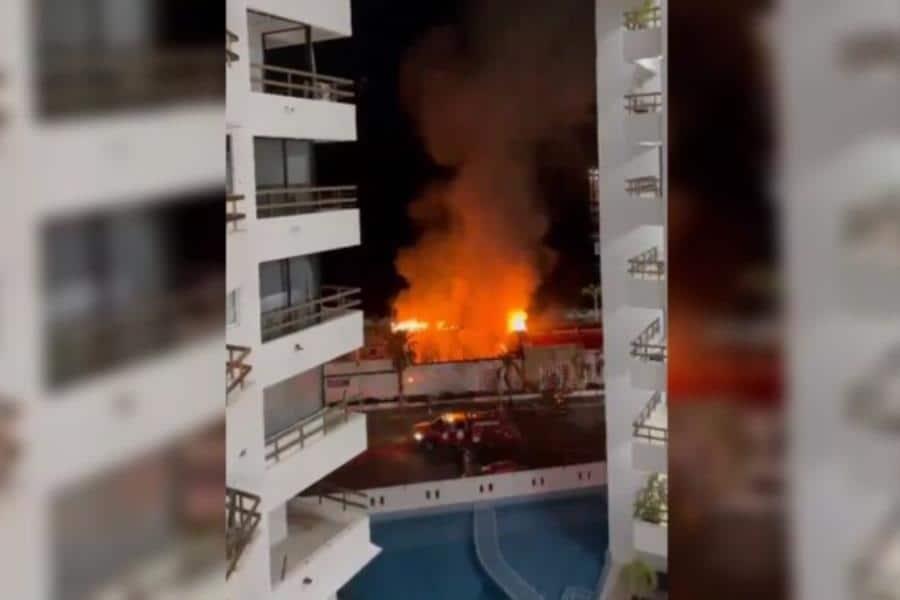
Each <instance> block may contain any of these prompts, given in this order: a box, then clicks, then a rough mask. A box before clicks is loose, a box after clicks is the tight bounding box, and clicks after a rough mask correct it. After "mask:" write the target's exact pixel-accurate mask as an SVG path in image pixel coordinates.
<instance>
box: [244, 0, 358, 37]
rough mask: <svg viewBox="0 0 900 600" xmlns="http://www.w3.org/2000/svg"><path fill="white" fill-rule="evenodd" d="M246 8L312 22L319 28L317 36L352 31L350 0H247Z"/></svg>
mask: <svg viewBox="0 0 900 600" xmlns="http://www.w3.org/2000/svg"><path fill="white" fill-rule="evenodd" d="M247 8H249V9H250V10H255V11H259V12H261V13H264V14H266V15H274V16H277V17H282V18H284V19H290V20H291V21H296V22H298V23H305V24H307V25H312V26H313V27H315V28H316V32H317V34H318V36H317V39H330V38H336V37H349V36H350V35H352V34H353V28H352V25H351V13H350V0H328V1H327V2H323V1H322V0H247Z"/></svg>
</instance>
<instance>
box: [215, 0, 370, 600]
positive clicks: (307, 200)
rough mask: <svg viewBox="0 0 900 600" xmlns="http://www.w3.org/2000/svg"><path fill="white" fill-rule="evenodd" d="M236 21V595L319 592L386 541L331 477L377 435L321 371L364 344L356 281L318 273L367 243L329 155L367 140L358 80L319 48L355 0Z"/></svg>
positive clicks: (232, 467)
mask: <svg viewBox="0 0 900 600" xmlns="http://www.w3.org/2000/svg"><path fill="white" fill-rule="evenodd" d="M227 28H228V31H227V32H226V43H227V67H226V77H227V106H226V139H225V140H224V142H225V147H226V162H227V191H226V194H227V198H226V199H227V202H226V205H227V215H226V217H227V224H226V225H227V238H226V239H227V265H228V267H227V276H226V278H227V281H226V289H227V307H226V318H227V325H226V339H227V343H226V361H227V365H228V367H227V373H228V383H227V390H228V391H227V403H226V421H227V461H226V462H227V489H226V519H227V533H226V544H227V560H228V564H227V573H226V576H227V585H226V587H227V597H228V598H231V599H233V600H240V599H244V598H247V599H249V598H269V597H272V598H292V599H299V598H309V599H323V600H324V599H326V598H333V597H335V596H336V594H337V591H338V589H340V588H341V587H342V586H343V585H344V584H345V583H347V582H348V581H349V580H350V579H351V578H352V577H353V575H355V574H356V573H357V572H358V571H360V570H361V569H362V568H363V567H364V566H365V565H366V564H367V563H368V562H369V561H370V560H372V559H373V558H374V557H375V556H376V555H377V553H378V552H379V549H378V548H377V547H376V546H374V545H373V544H372V543H371V542H370V535H369V519H368V515H367V509H368V508H369V499H368V498H366V497H365V496H363V495H361V494H359V493H354V492H349V491H346V490H339V489H335V488H332V487H325V486H324V485H323V484H322V483H321V480H322V479H323V478H324V477H325V476H327V475H328V474H329V473H331V472H332V471H334V470H335V469H337V468H338V467H340V466H341V465H343V464H344V463H346V462H347V461H349V460H351V459H352V458H353V457H355V456H356V455H358V454H360V453H361V452H363V451H364V450H365V449H366V444H367V432H366V417H365V415H363V414H357V413H351V412H349V411H348V410H347V407H346V405H345V404H342V403H340V402H338V403H337V404H334V405H328V406H326V404H325V401H324V388H323V376H322V374H323V370H322V369H323V368H322V365H324V363H326V362H328V361H330V360H332V359H334V358H336V357H338V356H341V355H343V354H346V353H348V352H351V351H353V350H355V349H357V348H359V347H360V346H362V344H363V315H362V311H361V310H360V308H359V304H360V290H359V289H354V288H351V287H346V286H345V285H342V282H340V281H330V280H323V274H324V273H326V272H327V271H326V270H325V269H324V268H323V263H324V262H326V260H327V256H326V254H328V253H335V252H340V251H341V249H346V248H349V247H352V246H357V245H359V243H360V222H359V218H360V217H359V210H358V208H357V207H356V188H355V187H354V186H353V185H352V182H350V181H340V180H337V181H335V180H330V181H329V180H327V179H326V177H327V173H326V172H325V171H326V170H327V169H324V168H323V165H322V163H323V162H325V161H324V160H323V156H324V150H325V149H326V148H330V147H333V146H335V145H336V144H352V143H353V142H354V141H355V139H356V106H355V100H356V97H355V91H354V85H353V81H351V80H348V79H345V78H341V77H336V76H334V74H329V73H328V72H327V71H325V69H327V62H325V61H323V59H322V56H320V54H321V53H320V52H318V50H319V49H320V48H321V47H322V46H323V45H325V44H328V43H329V42H333V41H334V40H337V39H340V38H347V37H349V36H350V35H351V33H352V32H351V14H350V0H337V1H331V0H329V1H325V0H302V1H299V2H297V1H292V2H285V1H284V0H228V3H227ZM330 171H331V172H332V173H334V172H335V170H334V169H330ZM337 172H339V173H340V170H337ZM332 176H333V175H332Z"/></svg>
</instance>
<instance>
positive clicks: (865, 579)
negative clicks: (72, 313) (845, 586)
mask: <svg viewBox="0 0 900 600" xmlns="http://www.w3.org/2000/svg"><path fill="white" fill-rule="evenodd" d="M898 551H900V506H897V507H895V508H894V509H893V510H892V511H891V514H890V515H889V516H888V520H887V522H885V523H882V524H881V525H880V527H878V529H877V530H876V531H875V532H874V535H873V539H872V540H871V541H870V542H868V543H866V544H864V545H863V549H862V553H861V555H860V556H859V557H857V558H856V559H855V560H854V561H853V563H852V566H851V570H850V580H851V585H852V587H853V591H854V594H853V597H854V598H856V599H858V600H889V599H891V598H896V597H897V596H896V593H897V590H898V589H900V587H898V586H900V566H898V565H897V560H896V557H897V553H898Z"/></svg>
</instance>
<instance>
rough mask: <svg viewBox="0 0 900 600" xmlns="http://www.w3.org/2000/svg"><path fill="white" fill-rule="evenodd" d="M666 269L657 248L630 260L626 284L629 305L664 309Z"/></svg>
mask: <svg viewBox="0 0 900 600" xmlns="http://www.w3.org/2000/svg"><path fill="white" fill-rule="evenodd" d="M665 267H666V265H665V261H663V259H662V256H661V254H660V251H659V248H656V247H653V248H650V249H649V250H647V251H645V252H642V253H640V254H639V255H637V256H635V257H633V258H630V259H628V279H627V280H626V283H625V288H626V294H627V297H628V304H630V305H631V306H636V307H640V308H664V307H665V305H666V269H665Z"/></svg>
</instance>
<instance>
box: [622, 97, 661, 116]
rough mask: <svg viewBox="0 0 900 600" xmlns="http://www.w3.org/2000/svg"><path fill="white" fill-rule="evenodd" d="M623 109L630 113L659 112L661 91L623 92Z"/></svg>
mask: <svg viewBox="0 0 900 600" xmlns="http://www.w3.org/2000/svg"><path fill="white" fill-rule="evenodd" d="M625 110H627V111H628V112H630V113H632V114H646V113H655V112H659V111H660V110H662V92H639V93H634V94H625Z"/></svg>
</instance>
